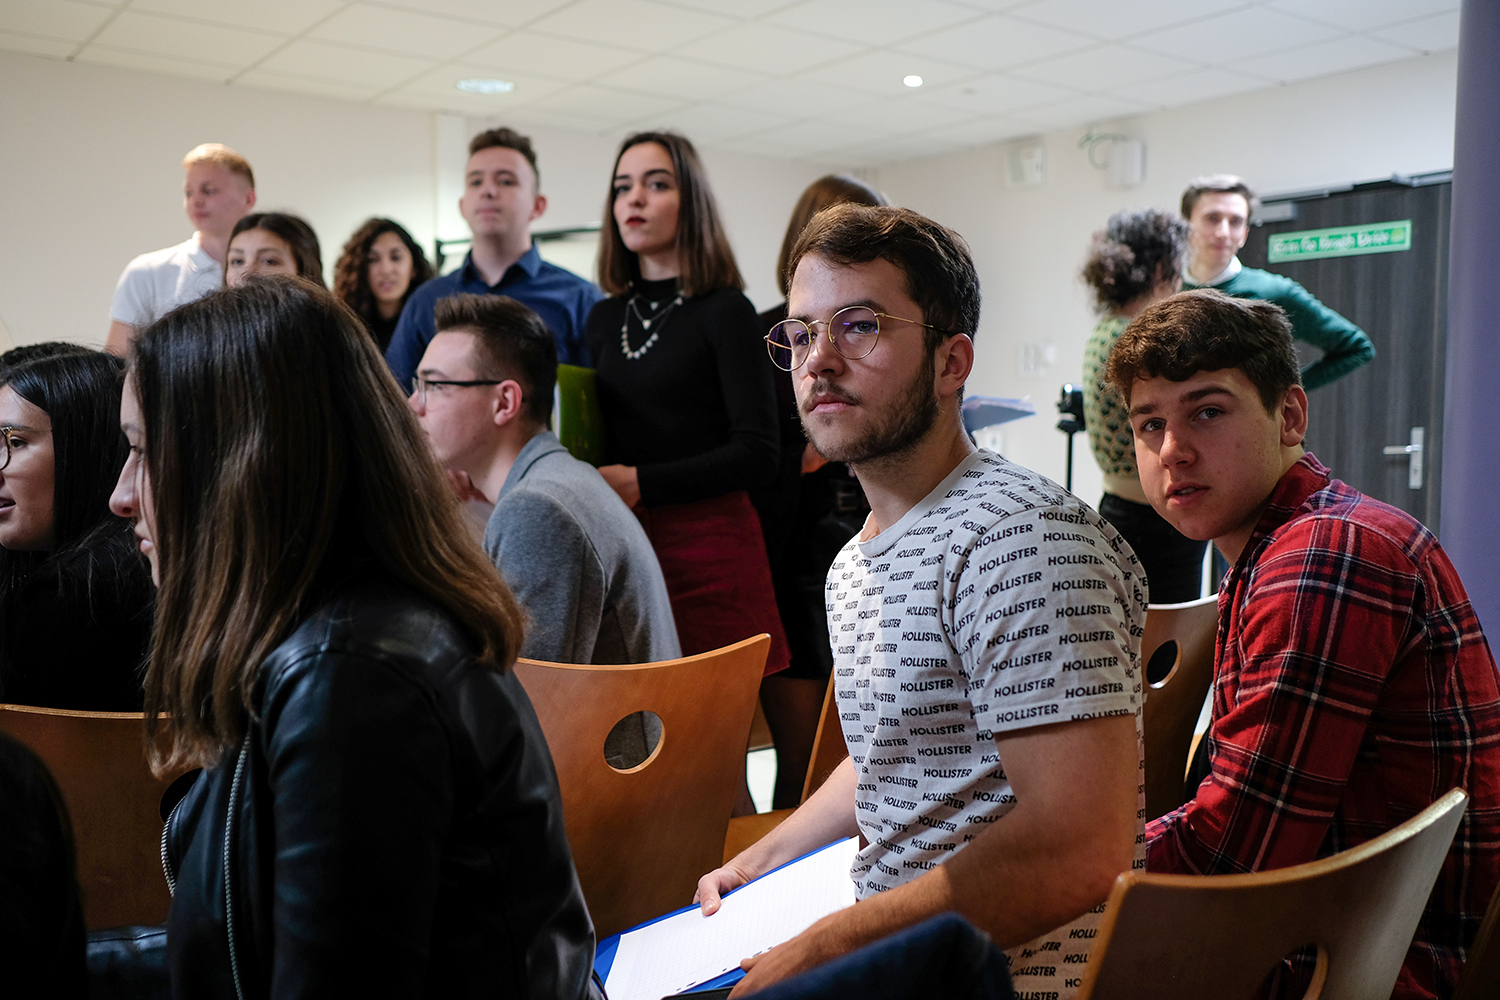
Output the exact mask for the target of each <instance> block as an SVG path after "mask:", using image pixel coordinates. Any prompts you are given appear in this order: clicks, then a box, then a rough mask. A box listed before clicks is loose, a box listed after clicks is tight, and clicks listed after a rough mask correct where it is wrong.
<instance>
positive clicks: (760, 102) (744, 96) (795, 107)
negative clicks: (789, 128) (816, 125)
mask: <svg viewBox="0 0 1500 1000" xmlns="http://www.w3.org/2000/svg"><path fill="white" fill-rule="evenodd" d="M718 100H719V103H721V104H732V105H734V106H735V107H742V108H752V109H754V110H756V111H763V112H766V113H767V114H773V115H780V116H782V117H785V118H790V119H802V118H807V117H809V116H812V115H817V116H822V117H827V116H829V115H835V114H838V113H839V112H841V111H843V110H844V109H845V108H852V107H856V106H857V105H860V104H863V103H865V102H866V101H867V100H868V98H866V97H865V96H864V95H862V94H859V93H856V92H855V91H852V90H843V89H841V88H839V87H825V86H823V85H822V84H818V83H811V82H809V81H806V80H773V81H771V82H770V83H762V84H758V85H756V86H753V87H746V88H745V89H744V90H734V91H730V92H729V93H727V94H723V95H721V96H720V97H719V98H718Z"/></svg>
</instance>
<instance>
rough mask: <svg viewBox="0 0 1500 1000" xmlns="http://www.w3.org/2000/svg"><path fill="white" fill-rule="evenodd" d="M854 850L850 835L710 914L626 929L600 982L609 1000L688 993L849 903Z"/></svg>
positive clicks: (740, 891)
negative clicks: (850, 872) (603, 979)
mask: <svg viewBox="0 0 1500 1000" xmlns="http://www.w3.org/2000/svg"><path fill="white" fill-rule="evenodd" d="M858 849H859V839H858V838H857V837H850V838H849V839H848V840H845V841H840V842H838V843H835V844H832V845H830V846H828V847H825V848H824V849H822V850H820V851H818V852H817V853H816V854H811V855H808V856H807V857H805V858H802V859H801V860H799V861H795V862H793V863H792V864H789V865H786V866H785V867H783V868H778V869H777V870H776V871H774V872H771V873H770V874H769V875H765V876H763V877H761V878H758V879H756V880H755V881H754V882H751V883H750V884H749V885H746V886H743V887H741V888H740V889H738V890H736V891H735V892H733V893H732V894H730V895H728V896H726V897H724V903H723V905H722V906H721V907H720V908H719V912H717V913H715V914H714V915H713V916H711V917H705V916H703V911H702V910H699V909H698V908H697V907H694V908H693V909H691V910H688V911H687V912H685V913H679V914H677V915H676V916H673V917H668V918H666V919H665V920H658V921H657V922H656V923H654V924H648V925H646V926H645V927H639V928H637V929H635V930H633V931H626V932H625V933H624V934H622V935H620V947H619V950H618V951H617V952H615V960H614V964H613V965H611V966H610V970H609V978H608V979H607V980H606V982H605V989H606V990H607V991H608V992H609V996H610V1000H659V998H661V997H664V996H669V995H670V994H673V993H680V992H682V991H683V990H686V989H691V988H692V987H694V986H697V985H698V984H699V983H706V982H708V981H709V980H710V979H713V978H715V977H717V976H722V975H723V974H724V973H726V972H728V971H730V970H731V969H737V968H739V964H740V960H741V959H745V958H749V957H751V956H752V955H759V954H760V953H761V952H763V951H769V950H770V949H771V948H774V947H775V946H776V945H778V944H781V943H782V942H783V941H788V940H791V939H792V938H794V937H796V936H797V935H798V934H800V933H802V932H803V931H804V930H806V929H807V928H808V927H810V926H812V924H813V923H815V922H816V921H818V920H820V919H822V918H823V917H826V916H827V915H828V914H830V913H833V912H834V911H836V910H842V909H843V908H844V907H846V906H852V905H854V883H853V881H851V880H850V878H849V865H850V864H851V863H852V862H853V861H854V855H855V852H856V851H858Z"/></svg>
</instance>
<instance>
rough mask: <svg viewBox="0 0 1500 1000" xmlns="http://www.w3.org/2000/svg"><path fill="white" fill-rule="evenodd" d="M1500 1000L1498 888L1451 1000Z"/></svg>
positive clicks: (1499, 903)
mask: <svg viewBox="0 0 1500 1000" xmlns="http://www.w3.org/2000/svg"><path fill="white" fill-rule="evenodd" d="M1495 997H1500V888H1496V889H1495V892H1494V895H1492V896H1491V897H1490V906H1489V909H1488V910H1486V911H1485V914H1484V921H1483V922H1482V923H1481V924H1480V925H1479V932H1478V933H1476V934H1475V935H1474V942H1473V943H1472V944H1471V945H1469V957H1468V959H1467V960H1466V961H1465V962H1464V971H1463V975H1462V976H1461V977H1459V980H1458V989H1457V990H1456V991H1454V994H1453V1000H1494V998H1495Z"/></svg>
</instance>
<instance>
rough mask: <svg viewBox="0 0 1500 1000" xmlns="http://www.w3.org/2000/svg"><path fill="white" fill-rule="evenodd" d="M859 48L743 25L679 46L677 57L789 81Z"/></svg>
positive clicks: (792, 33) (764, 27)
mask: <svg viewBox="0 0 1500 1000" xmlns="http://www.w3.org/2000/svg"><path fill="white" fill-rule="evenodd" d="M861 48H862V46H859V45H855V44H853V43H852V42H839V41H835V40H833V39H831V38H813V37H811V36H809V35H805V34H803V33H802V32H800V31H792V30H790V29H788V28H778V27H776V26H775V25H770V24H742V25H738V26H737V27H733V28H729V29H727V30H725V31H720V32H718V33H716V34H713V35H709V36H708V37H706V38H702V39H699V40H698V41H696V42H690V43H689V44H687V45H682V46H679V47H678V48H677V50H676V54H677V55H680V56H686V57H688V58H689V59H698V60H701V61H703V62H712V63H723V64H724V65H727V66H738V67H740V68H741V69H749V70H759V71H761V72H763V73H770V74H772V75H775V76H788V77H790V76H795V75H797V74H798V73H801V72H802V71H804V70H806V69H809V68H810V67H813V66H820V65H822V64H823V63H827V62H832V61H833V60H835V59H842V58H845V57H846V56H851V55H853V54H854V53H856V52H859V51H860V49H861Z"/></svg>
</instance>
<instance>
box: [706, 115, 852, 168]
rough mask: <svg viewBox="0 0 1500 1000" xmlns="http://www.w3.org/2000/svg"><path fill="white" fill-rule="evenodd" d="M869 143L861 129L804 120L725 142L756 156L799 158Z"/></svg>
mask: <svg viewBox="0 0 1500 1000" xmlns="http://www.w3.org/2000/svg"><path fill="white" fill-rule="evenodd" d="M869 141H870V136H869V134H868V133H866V132H865V131H864V129H857V128H853V127H851V126H848V125H844V124H842V123H841V122H837V121H829V120H826V119H825V120H822V121H804V122H798V123H797V124H795V125H786V126H782V127H780V128H773V129H768V130H766V131H764V132H757V133H755V135H754V136H753V137H751V138H750V139H739V140H736V141H733V142H727V143H724V147H725V148H727V149H738V150H741V151H742V152H746V153H755V154H756V155H759V156H786V157H790V158H793V159H799V158H802V157H805V156H809V155H812V154H814V153H822V152H827V151H828V150H831V149H839V150H843V149H852V148H854V147H855V146H859V145H863V144H865V143H867V142H869Z"/></svg>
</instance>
